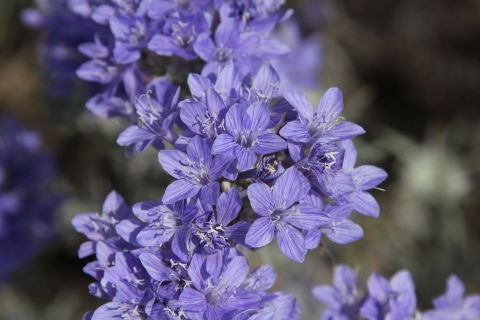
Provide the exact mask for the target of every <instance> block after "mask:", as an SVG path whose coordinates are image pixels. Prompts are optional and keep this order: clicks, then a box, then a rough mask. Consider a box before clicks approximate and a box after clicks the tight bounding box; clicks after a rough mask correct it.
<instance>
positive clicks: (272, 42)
mask: <svg viewBox="0 0 480 320" xmlns="http://www.w3.org/2000/svg"><path fill="white" fill-rule="evenodd" d="M258 49H259V50H258V51H259V53H258V54H259V56H260V57H262V58H263V59H265V60H273V59H281V58H283V57H285V56H287V55H288V54H289V53H290V48H289V47H288V46H287V45H285V44H284V43H283V42H281V41H279V40H277V39H274V38H273V37H268V38H266V39H263V41H262V43H261V44H260V47H259V48H258Z"/></svg>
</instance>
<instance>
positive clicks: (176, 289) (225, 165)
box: [73, 64, 386, 319]
mask: <svg viewBox="0 0 480 320" xmlns="http://www.w3.org/2000/svg"><path fill="white" fill-rule="evenodd" d="M188 80H189V85H190V90H191V93H192V98H193V99H192V100H182V101H181V102H179V103H177V99H178V94H179V92H178V89H177V88H176V87H174V86H172V85H171V84H170V83H169V82H168V81H167V80H166V79H164V78H158V79H156V80H155V81H154V82H152V83H150V84H149V87H148V88H147V89H146V90H147V92H146V93H145V94H143V95H140V96H138V97H137V98H136V100H135V103H136V105H135V107H136V109H137V110H139V112H138V114H139V116H140V119H141V121H142V122H143V125H142V126H139V125H132V126H130V127H129V128H127V129H126V130H125V131H124V132H123V133H122V134H121V135H120V137H119V139H118V142H119V143H120V144H121V145H136V146H137V150H138V151H143V150H144V149H145V148H147V147H148V145H149V144H154V145H156V146H157V147H159V146H160V147H163V141H167V142H169V143H170V144H172V145H173V146H175V149H173V150H172V149H167V150H165V149H164V150H161V151H160V152H159V154H158V160H159V162H160V164H161V165H162V167H163V169H164V170H165V171H166V172H167V173H168V174H169V175H170V176H171V177H173V178H174V179H175V180H174V181H173V182H172V183H171V184H170V185H169V186H168V187H167V189H166V190H165V193H164V195H163V196H162V198H161V200H160V201H159V202H154V201H147V202H142V203H138V204H136V205H134V206H133V208H131V209H129V208H127V207H126V206H125V204H124V201H123V199H122V198H121V197H120V196H119V195H118V194H117V193H116V192H112V193H111V194H110V195H109V196H108V197H107V199H106V201H105V203H104V207H103V213H102V215H97V214H94V213H85V214H81V215H78V216H76V217H75V218H74V220H73V225H74V226H75V228H76V229H77V231H79V232H82V233H84V234H85V235H86V236H87V237H88V238H89V239H90V241H88V242H86V243H84V244H83V245H82V246H81V248H80V250H79V256H80V257H86V256H88V255H91V254H96V256H97V260H96V261H95V262H92V263H89V264H88V265H87V266H86V267H85V272H87V273H88V274H90V275H92V276H93V277H94V278H95V279H96V280H97V281H98V282H97V283H94V284H92V285H91V292H92V294H94V295H96V296H98V297H102V298H107V299H111V300H112V302H111V303H108V304H106V305H104V306H103V307H101V308H99V309H97V310H96V311H95V313H93V314H91V317H92V319H104V318H105V317H107V315H108V316H111V317H113V316H114V315H116V316H123V317H126V315H129V316H132V317H133V316H137V317H138V318H141V317H142V316H144V317H146V316H148V317H152V319H153V318H154V317H157V316H158V317H160V315H159V314H162V315H163V314H170V316H172V317H181V316H186V317H188V318H191V319H233V318H235V319H237V318H238V319H244V318H245V319H249V317H252V318H255V317H264V316H265V317H267V315H275V317H278V318H279V319H295V318H297V317H298V314H299V311H298V306H297V304H296V302H295V298H294V297H293V296H291V295H288V294H285V293H265V292H264V290H266V289H269V288H270V287H271V286H272V285H273V282H274V279H275V274H274V273H273V270H272V269H271V268H270V267H267V266H263V267H260V268H259V269H256V270H255V271H254V272H253V273H252V274H250V275H248V271H249V268H248V264H247V262H246V260H245V258H244V257H243V256H242V254H241V253H240V251H238V249H239V248H247V249H248V248H260V247H263V246H266V245H267V244H269V243H270V242H272V240H273V238H274V237H276V239H277V242H278V244H279V247H280V249H281V250H282V251H283V253H284V254H285V255H286V256H287V257H289V258H291V259H293V260H295V261H298V262H302V261H303V260H304V258H305V255H306V253H307V250H309V249H315V248H316V247H318V245H319V243H320V240H321V235H322V234H324V235H325V236H326V237H328V238H329V239H330V240H332V241H334V242H337V243H342V244H345V243H349V242H351V241H354V240H357V239H358V238H360V237H362V235H363V231H362V229H361V227H360V226H358V225H357V224H355V223H354V222H352V221H351V220H349V219H348V217H349V215H350V214H351V213H352V210H354V209H356V210H358V211H359V212H360V213H363V214H366V215H370V216H378V205H377V203H376V202H375V201H374V200H373V201H371V200H370V199H373V198H372V197H371V195H370V194H369V193H367V192H366V190H369V189H371V188H374V187H376V186H377V185H378V184H379V183H381V182H382V181H383V180H384V179H385V178H386V173H385V172H384V171H383V170H381V169H379V168H376V167H373V166H361V167H358V168H354V165H355V160H356V159H355V158H356V150H355V148H354V146H353V144H352V142H351V141H350V140H349V139H350V138H353V137H354V136H356V135H358V134H360V133H363V129H361V128H360V127H359V126H357V125H355V124H353V123H351V122H347V121H342V120H341V118H340V116H339V115H340V112H341V111H342V107H343V101H342V93H341V92H340V90H338V89H336V88H332V89H330V90H328V91H327V92H326V93H325V95H324V96H323V97H322V99H321V100H320V102H319V103H318V105H317V107H316V108H315V110H314V109H313V108H312V107H311V105H310V102H309V101H308V100H307V98H306V97H305V95H303V94H300V93H298V92H295V91H286V92H285V98H284V99H279V100H278V101H277V102H276V103H274V104H273V105H271V102H272V100H273V97H276V90H277V89H278V86H277V85H276V84H278V81H279V80H278V75H277V74H276V73H275V70H273V68H272V67H270V66H266V67H264V68H262V69H261V70H260V72H259V75H258V76H257V77H256V78H255V80H254V83H255V85H254V86H252V87H248V86H247V84H246V83H244V82H242V80H241V75H240V74H239V71H238V69H237V68H236V67H235V65H233V64H231V65H229V66H227V67H225V68H224V69H223V70H222V71H221V73H220V74H219V76H218V78H217V81H216V82H215V83H214V82H212V81H211V80H209V79H208V78H206V77H203V76H201V75H198V74H191V75H190V76H189V79H188ZM273 84H275V85H273ZM175 120H177V121H181V122H179V123H181V124H182V125H183V126H184V127H185V128H186V129H185V131H184V132H183V133H181V134H180V135H178V134H177V132H176V131H175V130H174V128H173V123H175ZM278 128H280V130H278ZM242 198H245V201H243V200H242ZM326 198H329V200H328V201H327V202H328V203H327V204H324V201H325V199H326ZM246 200H248V202H247V201H246ZM248 204H249V205H248ZM250 207H251V209H252V210H250V209H249V208H250ZM277 305H282V308H281V310H278V309H277V308H276V306H277ZM277 313H279V314H278V315H276V314H277Z"/></svg>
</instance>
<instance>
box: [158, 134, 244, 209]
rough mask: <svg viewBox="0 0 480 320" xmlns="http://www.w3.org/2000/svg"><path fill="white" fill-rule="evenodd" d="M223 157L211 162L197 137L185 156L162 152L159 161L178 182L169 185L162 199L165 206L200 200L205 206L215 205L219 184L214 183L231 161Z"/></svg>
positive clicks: (208, 152)
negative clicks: (193, 199) (186, 200)
mask: <svg viewBox="0 0 480 320" xmlns="http://www.w3.org/2000/svg"><path fill="white" fill-rule="evenodd" d="M234 159H235V158H234V156H233V155H229V154H222V155H218V156H216V157H215V158H213V159H212V154H211V152H210V148H209V147H208V146H207V144H206V143H205V142H204V141H203V140H202V138H200V137H199V136H196V137H194V138H193V139H192V140H191V141H190V143H189V144H188V146H187V154H185V153H183V152H181V151H178V150H162V151H160V153H159V154H158V161H159V162H160V164H161V165H162V166H163V169H164V170H165V171H167V172H168V173H169V174H170V175H172V176H173V177H174V178H177V179H178V180H177V181H174V182H173V183H171V184H170V185H169V186H168V187H167V190H165V194H164V196H163V199H162V200H163V202H164V203H166V204H169V203H174V202H177V201H179V200H183V199H187V198H192V197H196V196H200V200H201V201H202V203H204V204H215V203H216V202H217V198H218V193H219V191H220V184H219V183H218V182H217V181H216V180H217V179H218V178H220V176H221V175H222V174H223V172H224V171H225V169H226V168H227V167H228V166H229V165H230V163H231V162H232V161H233V160H234Z"/></svg>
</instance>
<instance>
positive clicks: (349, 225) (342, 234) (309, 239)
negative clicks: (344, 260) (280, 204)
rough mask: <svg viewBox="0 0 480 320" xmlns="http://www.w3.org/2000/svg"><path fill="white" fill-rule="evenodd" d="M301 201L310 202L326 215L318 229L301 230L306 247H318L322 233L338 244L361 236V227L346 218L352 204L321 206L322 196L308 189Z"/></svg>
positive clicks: (351, 208)
mask: <svg viewBox="0 0 480 320" xmlns="http://www.w3.org/2000/svg"><path fill="white" fill-rule="evenodd" d="M302 202H304V203H308V204H311V205H312V206H314V207H315V208H317V210H318V211H319V212H321V213H322V214H323V215H324V216H325V217H326V221H325V222H324V223H323V224H322V225H321V226H320V229H318V228H316V229H310V230H304V231H303V235H304V237H305V243H306V247H307V249H315V248H316V247H318V245H319V243H320V240H321V235H322V233H323V234H324V235H326V236H327V237H328V238H329V239H330V240H332V241H333V242H335V243H340V244H346V243H350V242H352V241H356V240H358V239H360V238H361V237H363V230H362V228H361V227H360V226H359V225H357V224H356V223H354V222H353V221H351V220H348V219H347V218H348V216H350V214H351V213H352V210H353V205H352V204H344V205H338V204H327V205H325V206H323V203H322V198H320V196H319V195H318V194H317V193H316V192H314V191H312V190H310V191H309V193H308V194H307V196H306V197H305V198H304V199H303V200H302Z"/></svg>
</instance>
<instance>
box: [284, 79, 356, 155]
mask: <svg viewBox="0 0 480 320" xmlns="http://www.w3.org/2000/svg"><path fill="white" fill-rule="evenodd" d="M285 99H287V101H288V102H290V104H291V105H292V106H294V107H295V109H296V110H297V112H298V121H291V122H288V123H287V124H286V125H285V126H284V127H283V128H282V129H281V130H280V135H282V136H283V137H284V138H286V139H288V143H289V151H290V150H291V149H292V147H291V146H290V144H292V145H293V146H302V144H309V145H311V144H313V143H314V142H334V141H341V140H347V139H351V138H353V137H355V136H358V135H359V134H362V133H364V132H365V130H363V129H362V128H361V127H360V126H358V125H356V124H354V123H352V122H348V121H343V122H340V123H339V120H340V113H341V112H342V109H343V95H342V92H341V91H340V89H338V88H330V89H329V90H328V91H327V92H325V94H324V95H323V97H322V99H320V101H319V102H318V104H317V106H316V108H315V111H314V110H313V109H312V105H311V104H310V102H309V101H308V99H307V97H306V96H305V95H303V94H301V93H298V92H296V91H290V90H287V91H285ZM290 155H291V156H292V158H293V159H294V160H295V161H298V160H300V158H301V156H300V153H299V152H290Z"/></svg>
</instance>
